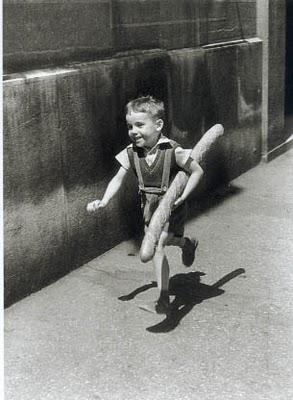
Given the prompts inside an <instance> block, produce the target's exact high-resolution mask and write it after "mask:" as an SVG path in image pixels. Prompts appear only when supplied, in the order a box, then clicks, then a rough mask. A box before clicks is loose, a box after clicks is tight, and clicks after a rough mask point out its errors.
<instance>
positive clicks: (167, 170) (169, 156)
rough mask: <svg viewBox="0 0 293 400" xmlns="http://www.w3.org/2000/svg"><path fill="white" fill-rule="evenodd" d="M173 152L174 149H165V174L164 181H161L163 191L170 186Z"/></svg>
mask: <svg viewBox="0 0 293 400" xmlns="http://www.w3.org/2000/svg"><path fill="white" fill-rule="evenodd" d="M172 152H173V149H166V150H165V157H164V167H163V175H162V183H161V190H162V192H166V191H167V189H168V187H169V179H170V169H171V160H172Z"/></svg>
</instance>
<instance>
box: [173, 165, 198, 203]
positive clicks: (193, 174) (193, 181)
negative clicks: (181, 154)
mask: <svg viewBox="0 0 293 400" xmlns="http://www.w3.org/2000/svg"><path fill="white" fill-rule="evenodd" d="M184 169H185V170H186V171H187V172H188V173H189V174H190V175H189V178H188V181H187V184H186V186H185V189H184V190H183V193H182V195H181V196H180V197H179V198H178V199H177V200H176V201H175V203H174V207H178V206H180V204H182V203H183V202H184V201H185V200H186V199H187V197H188V196H189V195H190V193H191V192H193V191H194V190H195V189H196V187H197V186H198V184H199V182H200V180H201V178H202V176H203V173H204V172H203V169H202V168H201V166H200V165H199V164H198V163H197V162H196V161H195V160H193V159H192V158H190V159H189V161H188V162H187V163H186V166H185V167H184Z"/></svg>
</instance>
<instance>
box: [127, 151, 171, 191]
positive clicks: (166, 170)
mask: <svg viewBox="0 0 293 400" xmlns="http://www.w3.org/2000/svg"><path fill="white" fill-rule="evenodd" d="M129 150H130V149H129ZM173 151H174V149H173V148H170V149H166V150H165V152H164V165H163V174H162V182H161V187H160V188H159V187H145V185H144V181H143V177H142V173H141V168H140V163H139V157H138V155H137V152H136V151H133V150H132V155H133V162H134V167H135V171H136V174H137V179H138V186H139V192H146V193H155V194H164V193H165V192H166V191H167V189H168V187H169V179H170V169H171V161H172V152H173ZM129 153H130V152H128V154H129Z"/></svg>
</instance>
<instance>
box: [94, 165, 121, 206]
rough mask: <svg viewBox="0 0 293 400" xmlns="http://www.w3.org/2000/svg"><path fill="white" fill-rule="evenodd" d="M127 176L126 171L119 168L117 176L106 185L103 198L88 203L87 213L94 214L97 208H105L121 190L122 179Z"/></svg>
mask: <svg viewBox="0 0 293 400" xmlns="http://www.w3.org/2000/svg"><path fill="white" fill-rule="evenodd" d="M126 175H127V170H126V169H125V168H123V167H120V168H119V170H118V172H117V174H116V175H115V176H114V177H113V178H112V179H111V180H110V182H109V183H108V186H107V189H106V191H105V193H104V196H103V198H102V199H101V200H94V201H92V202H90V203H88V205H87V207H86V209H87V211H88V212H94V211H96V210H97V209H99V208H103V207H106V205H107V204H108V203H109V201H110V200H111V199H112V197H114V196H115V194H116V193H117V192H118V190H119V189H120V188H121V186H122V183H123V181H124V178H125V177H126Z"/></svg>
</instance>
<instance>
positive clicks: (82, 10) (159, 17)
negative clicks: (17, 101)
mask: <svg viewBox="0 0 293 400" xmlns="http://www.w3.org/2000/svg"><path fill="white" fill-rule="evenodd" d="M3 3H4V4H3V19H4V21H5V24H4V27H3V48H4V49H3V52H4V70H5V71H6V72H7V73H11V72H18V71H27V70H30V69H32V68H39V67H48V66H56V65H62V64H64V63H65V62H67V63H68V62H80V61H81V60H84V61H85V60H87V61H88V60H96V59H97V58H101V57H112V56H113V55H114V54H117V52H121V51H125V50H129V49H131V50H132V49H139V50H142V49H154V48H162V49H178V48H184V47H197V46H200V45H206V44H209V43H215V42H220V41H228V40H234V39H241V38H248V37H254V36H256V0H204V1H202V0H147V1H146V0H81V1H78V2H77V1H75V0H54V1H53V2H50V3H48V2H47V1H46V0H17V1H15V0H4V2H3Z"/></svg>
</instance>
